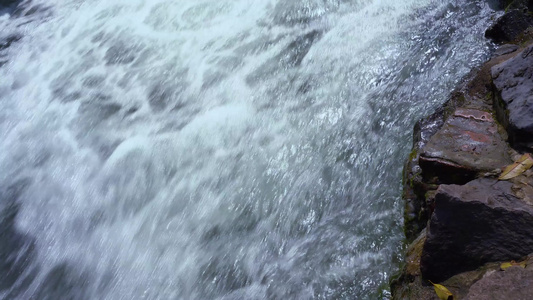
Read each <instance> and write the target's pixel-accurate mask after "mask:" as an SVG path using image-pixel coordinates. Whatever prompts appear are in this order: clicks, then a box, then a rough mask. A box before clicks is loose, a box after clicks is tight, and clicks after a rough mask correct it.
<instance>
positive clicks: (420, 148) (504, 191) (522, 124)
mask: <svg viewBox="0 0 533 300" xmlns="http://www.w3.org/2000/svg"><path fill="white" fill-rule="evenodd" d="M499 5H500V8H501V9H505V14H504V15H503V16H501V17H500V18H499V19H498V20H496V22H495V23H494V25H492V26H491V27H490V28H488V29H487V31H486V37H487V38H490V39H492V40H493V41H494V42H495V43H496V44H497V45H498V47H497V49H496V51H495V52H494V53H493V55H492V57H491V58H490V60H489V61H487V62H486V63H484V64H483V65H482V66H480V67H479V68H476V69H474V70H472V71H471V72H470V74H468V75H467V76H466V77H465V79H464V80H463V81H462V83H460V84H459V85H458V87H457V88H456V89H455V90H454V91H453V92H452V93H451V95H450V97H449V100H448V101H447V102H446V103H445V104H444V105H442V106H441V107H440V108H439V109H437V111H435V112H434V113H433V114H432V115H430V116H428V117H426V118H424V119H422V120H420V121H419V122H418V123H417V124H416V125H415V128H414V132H413V148H412V152H411V153H410V155H409V158H408V159H407V162H406V164H405V166H404V173H403V199H404V204H405V211H404V231H405V235H406V242H407V243H408V244H409V246H408V248H407V251H406V254H405V262H404V265H403V267H402V268H401V271H400V273H399V274H398V275H397V276H395V277H394V278H392V280H391V282H390V288H391V293H392V299H439V297H438V296H437V294H436V293H435V290H434V286H433V285H432V283H431V282H433V283H438V284H441V285H443V286H445V287H446V288H447V289H448V290H449V291H450V292H451V294H453V299H504V298H508V299H533V290H531V289H530V288H528V286H529V287H530V286H531V285H533V234H531V232H533V172H532V171H531V170H528V171H526V172H524V173H523V174H521V175H520V176H517V177H515V178H513V179H510V180H498V177H499V176H500V174H501V173H502V170H503V168H505V167H506V166H507V165H510V164H512V163H513V162H514V161H517V160H519V159H520V157H522V155H523V154H525V153H532V152H533V147H532V146H533V92H532V91H533V80H532V78H533V77H532V76H533V58H532V57H533V54H532V52H533V1H531V0H500V1H499ZM511 261H516V262H517V263H516V264H515V263H513V264H512V266H511V267H510V268H505V270H502V267H501V266H502V263H505V262H511ZM450 299H451V298H450Z"/></svg>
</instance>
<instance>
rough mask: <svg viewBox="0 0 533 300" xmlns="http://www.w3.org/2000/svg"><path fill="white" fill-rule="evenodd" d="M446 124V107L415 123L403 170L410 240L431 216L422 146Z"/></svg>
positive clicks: (407, 232) (406, 228) (405, 216)
mask: <svg viewBox="0 0 533 300" xmlns="http://www.w3.org/2000/svg"><path fill="white" fill-rule="evenodd" d="M443 124H444V109H440V110H438V111H437V112H435V113H434V114H432V115H430V116H429V117H427V118H425V119H423V120H421V121H419V122H417V123H416V125H415V129H414V134H413V150H412V151H411V154H410V156H409V159H408V160H407V162H406V164H405V166H404V172H403V199H404V200H405V207H404V232H405V236H406V238H407V240H408V241H412V240H413V239H415V238H416V237H417V235H418V234H419V233H420V232H421V231H422V229H424V228H425V227H426V223H427V221H428V218H429V213H428V212H427V205H426V198H425V194H426V192H427V191H428V190H430V189H431V187H429V186H428V185H427V184H426V183H425V182H424V180H423V178H422V175H421V173H422V169H421V168H420V164H419V158H420V155H419V153H420V148H422V147H424V146H425V145H426V144H427V143H428V142H429V139H430V138H431V137H432V136H433V135H434V134H435V133H436V132H437V131H438V130H439V129H440V128H441V127H442V125H443Z"/></svg>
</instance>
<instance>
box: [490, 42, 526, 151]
mask: <svg viewBox="0 0 533 300" xmlns="http://www.w3.org/2000/svg"><path fill="white" fill-rule="evenodd" d="M532 53H533V46H529V47H527V48H526V49H525V50H524V51H522V52H520V53H519V54H517V55H516V56H515V57H513V58H511V59H509V60H507V61H505V62H503V63H501V64H499V65H496V66H494V67H493V68H492V70H491V73H492V74H491V75H492V78H493V82H494V88H495V92H496V93H495V94H496V97H497V110H498V118H500V121H501V122H502V124H504V126H505V127H506V129H507V132H508V134H509V140H510V142H511V143H512V145H513V146H515V147H517V148H531V147H532V146H533V79H532V77H533V54H532Z"/></svg>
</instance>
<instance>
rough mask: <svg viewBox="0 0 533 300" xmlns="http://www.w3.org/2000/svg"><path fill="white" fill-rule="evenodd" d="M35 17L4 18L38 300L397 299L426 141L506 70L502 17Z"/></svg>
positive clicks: (11, 127)
mask: <svg viewBox="0 0 533 300" xmlns="http://www.w3.org/2000/svg"><path fill="white" fill-rule="evenodd" d="M441 2H444V3H441ZM35 4H41V5H42V6H41V7H43V8H44V7H47V8H49V9H48V10H47V12H50V13H42V14H39V12H38V13H36V14H35V15H33V17H32V16H28V17H19V18H17V19H14V18H7V17H5V16H4V17H2V19H1V20H0V22H1V25H2V26H5V28H7V30H8V31H12V32H18V33H22V35H23V38H22V40H21V41H20V42H18V43H14V44H13V45H12V46H11V47H10V48H9V49H7V51H8V53H9V62H7V63H6V65H4V66H3V67H2V68H0V76H1V78H2V81H1V82H0V94H1V95H2V99H1V101H0V137H1V140H2V142H1V143H0V170H1V173H0V184H1V186H3V187H6V188H8V187H13V186H17V185H21V182H24V189H23V191H22V192H21V193H20V195H19V196H18V198H17V203H18V205H19V209H18V214H17V217H16V222H15V227H16V230H17V232H20V233H21V234H23V235H24V236H27V237H28V238H29V239H32V240H33V241H34V242H35V251H34V252H32V253H33V254H32V256H33V260H31V263H30V264H29V265H30V266H38V267H39V271H38V272H37V273H36V275H32V276H35V278H34V279H33V280H32V281H31V282H30V283H29V284H26V286H24V288H23V290H22V291H20V292H18V294H17V297H18V298H20V299H28V298H29V297H35V296H36V295H37V297H39V296H40V297H51V298H53V295H67V294H68V293H76V291H77V292H78V293H80V295H82V296H83V297H84V298H87V299H309V298H317V299H330V298H358V299H364V298H376V297H378V295H379V293H380V292H379V291H378V289H379V288H382V287H383V286H384V285H386V284H387V280H388V278H389V276H390V275H391V274H390V272H391V271H392V270H394V269H395V262H394V257H395V256H397V255H399V252H400V248H401V246H400V241H401V238H402V237H401V204H400V201H399V194H400V193H399V178H400V169H401V165H402V164H401V160H402V159H403V156H404V155H405V153H406V151H407V149H408V147H409V131H410V129H411V126H412V124H413V122H414V121H415V120H416V119H417V118H419V117H420V116H422V115H423V114H425V113H427V112H429V111H430V110H431V109H432V108H434V107H435V106H436V105H437V104H438V103H441V102H443V101H444V97H445V95H446V94H447V93H448V92H449V91H450V90H451V88H453V86H454V84H456V83H457V81H458V80H459V78H461V76H463V75H464V74H465V73H466V72H468V70H469V69H470V68H471V67H472V66H474V65H476V64H478V63H479V62H480V61H482V60H483V59H484V58H485V57H486V55H487V51H488V48H487V43H486V41H484V40H483V38H482V36H480V35H479V33H480V32H482V30H483V28H484V26H486V21H484V19H483V14H487V13H489V9H488V8H487V7H486V6H485V4H484V3H483V2H482V1H478V2H476V3H471V4H468V5H467V4H464V3H463V2H462V1H439V3H437V2H435V1H429V0H427V1H420V0H418V1H414V0H412V1H411V0H409V1H397V0H383V1H377V0H376V1H371V0H358V1H344V0H302V1H275V0H231V1H230V0H227V1H223V0H217V1H214V0H204V1H198V0H175V1H168V0H167V1H165V0H158V1H145V0H117V1H104V0H87V1H79V0H71V1H59V0H56V1H44V0H43V1H33V2H32V4H31V5H35ZM464 6H468V7H469V8H468V9H465V8H464ZM417 14H419V15H417ZM39 16H41V17H39ZM30 17H31V18H33V19H32V22H30V23H26V24H24V23H25V21H27V20H28V18H30ZM453 18H455V19H456V21H453ZM425 22H427V23H431V22H434V23H432V24H433V25H431V26H428V24H426V23H425ZM455 22H457V24H456V23H455ZM460 22H463V23H460ZM464 24H469V26H470V27H469V28H465V25H464ZM421 28H431V29H432V30H434V32H427V31H424V30H423V29H421ZM452 31H453V32H452ZM465 40H466V41H467V42H464V41H465ZM461 41H462V42H461ZM442 74H444V76H443V75H442ZM65 266H66V267H65ZM32 270H34V269H33V268H32V267H28V268H26V269H25V271H24V272H25V274H26V275H24V276H21V277H20V279H19V283H20V282H21V281H22V278H30V277H31V276H30V275H29V274H30V273H31V272H32ZM58 270H61V272H59V271H58ZM54 280H55V281H54ZM50 282H56V284H55V285H54V284H51V283H50ZM57 282H59V283H57ZM20 284H22V283H20ZM50 286H51V287H50ZM72 286H73V287H74V288H71V287H72ZM69 287H70V288H69ZM13 289H14V288H10V289H7V290H5V291H3V293H4V296H5V297H8V296H7V295H9V294H8V293H10V292H11V293H13ZM73 290H74V291H73ZM54 293H58V294H54ZM78 296H79V295H78Z"/></svg>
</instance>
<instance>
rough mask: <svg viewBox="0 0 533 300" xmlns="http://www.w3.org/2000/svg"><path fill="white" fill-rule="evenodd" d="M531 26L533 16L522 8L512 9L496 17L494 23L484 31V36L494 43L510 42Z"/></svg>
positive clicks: (532, 24)
mask: <svg viewBox="0 0 533 300" xmlns="http://www.w3.org/2000/svg"><path fill="white" fill-rule="evenodd" d="M531 26H533V16H531V15H530V14H529V13H528V12H527V11H524V10H522V9H513V10H510V11H509V12H507V13H506V14H504V15H503V16H501V17H500V18H498V20H497V21H496V23H494V24H493V25H492V26H491V27H489V29H487V31H485V37H486V38H489V39H492V40H493V41H494V42H496V43H505V42H511V41H513V40H515V39H517V38H518V37H519V36H520V35H521V34H522V33H523V32H524V31H525V30H526V29H528V28H529V27H531Z"/></svg>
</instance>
